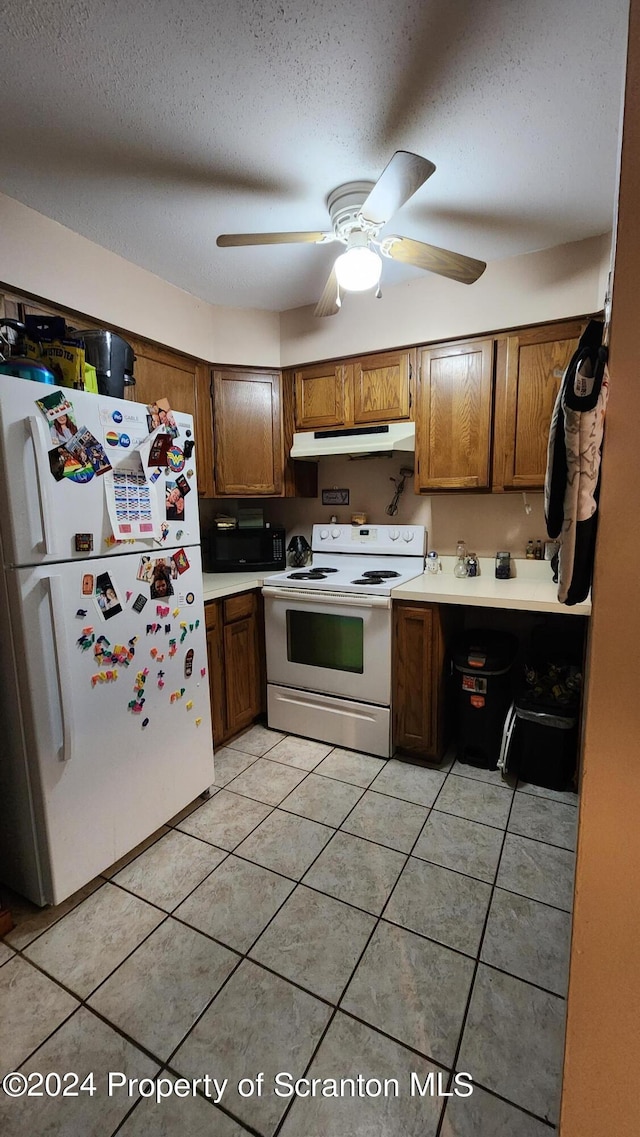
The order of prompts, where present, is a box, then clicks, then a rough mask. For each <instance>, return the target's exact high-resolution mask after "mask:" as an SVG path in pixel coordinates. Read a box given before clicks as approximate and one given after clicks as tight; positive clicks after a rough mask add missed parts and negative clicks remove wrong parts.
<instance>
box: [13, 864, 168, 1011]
mask: <svg viewBox="0 0 640 1137" xmlns="http://www.w3.org/2000/svg"><path fill="white" fill-rule="evenodd" d="M164 919H165V917H164V915H163V913H162V912H160V911H159V910H158V909H157V908H152V907H151V905H150V904H147V903H146V901H144V900H140V898H139V897H137V896H132V894H131V893H130V892H124V891H123V890H122V889H121V888H116V887H115V885H113V884H105V885H104V886H103V888H100V889H99V890H98V891H97V892H96V893H94V895H93V896H90V897H89V898H88V899H87V900H83V902H82V904H80V905H79V906H78V907H77V908H74V910H73V912H70V913H69V915H68V916H65V917H64V918H63V919H62V920H59V921H58V923H57V924H54V925H53V927H52V928H49V930H48V931H47V932H45V933H44V935H43V936H40V938H39V939H38V940H36V941H35V943H33V944H30V945H29V947H27V948H26V949H25V954H26V955H27V956H28V957H29V958H30V959H32V960H33V961H34V963H37V964H38V965H39V966H40V967H42V968H43V969H44V970H45V971H48V972H49V974H50V975H53V977H54V978H55V979H59V980H60V982H61V983H64V984H65V985H66V986H67V987H69V988H70V989H71V990H72V991H74V992H75V993H76V994H78V995H80V996H81V998H85V997H86V996H87V995H88V994H89V993H90V992H91V991H93V990H94V988H95V987H97V986H98V984H99V983H101V982H102V980H103V979H106V977H107V975H109V973H110V972H111V971H113V970H114V968H116V967H117V966H118V964H120V963H122V961H123V959H125V958H126V956H128V955H129V952H131V951H133V949H134V948H136V947H137V946H138V944H140V943H142V940H143V939H145V937H146V936H148V935H149V933H150V932H152V931H153V929H154V928H156V927H157V926H158V924H159V923H161V921H162V920H164Z"/></svg>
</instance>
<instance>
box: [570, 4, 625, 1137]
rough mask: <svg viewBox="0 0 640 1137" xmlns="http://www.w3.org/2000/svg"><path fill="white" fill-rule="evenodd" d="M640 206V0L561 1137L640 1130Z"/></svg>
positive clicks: (615, 290)
mask: <svg viewBox="0 0 640 1137" xmlns="http://www.w3.org/2000/svg"><path fill="white" fill-rule="evenodd" d="M639 201H640V0H632V3H631V27H630V35H629V65H628V74H627V90H626V100H625V117H624V132H623V142H622V164H621V178H620V200H619V223H618V233H617V252H616V260H615V276H614V285H613V315H612V324H611V340H610V348H611V355H610V375H611V388H610V397H609V407H608V411H607V427H606V431H607V437H606V444H605V451H604V458H603V464H602V496H601V521H600V532H599V537H598V550H597V556H596V569H595V580H594V608H593V620H592V634H591V645H590V657H589V685H588V710H587V716H586V728H585V739H584V775H583V786H582V804H581V809H580V826H579V835H578V866H577V879H576V898H575V912H574V923H573V941H572V953H571V974H570V983H569V1003H568V1022H567V1042H566V1055H565V1080H564V1094H563V1103H562V1113H561V1124H560V1133H561V1137H603V1135H605V1134H615V1137H637V1135H638V1133H640V1094H639V1092H638V1062H639V1060H640V699H639V698H638V658H639V652H638V644H639V643H640V609H639V607H638V603H637V600H636V598H635V593H634V584H635V582H634V566H635V565H637V564H639V563H640V526H639V525H638V517H639V507H638V501H639V496H638V487H639V486H640V448H639V445H638V431H639V429H640V366H639V364H638V315H639V308H638V296H639V295H640V219H639V214H638V202H639Z"/></svg>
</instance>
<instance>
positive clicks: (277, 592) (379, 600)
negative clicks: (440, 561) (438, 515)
mask: <svg viewBox="0 0 640 1137" xmlns="http://www.w3.org/2000/svg"><path fill="white" fill-rule="evenodd" d="M262 595H263V596H264V602H265V603H264V611H265V640H266V651H267V681H268V682H269V683H278V684H280V685H282V686H285V687H295V688H297V689H298V690H302V691H321V692H324V693H326V694H330V695H339V696H342V697H343V698H345V699H357V700H359V701H360V702H363V703H377V704H379V705H380V706H387V707H388V706H389V704H390V702H391V598H390V597H388V596H360V595H359V594H355V593H353V594H349V595H345V594H344V593H335V592H334V593H331V592H321V591H316V590H315V589H308V590H307V589H302V588H300V589H297V588H278V587H276V586H275V585H272V586H268V585H267V586H265V588H263V590H262Z"/></svg>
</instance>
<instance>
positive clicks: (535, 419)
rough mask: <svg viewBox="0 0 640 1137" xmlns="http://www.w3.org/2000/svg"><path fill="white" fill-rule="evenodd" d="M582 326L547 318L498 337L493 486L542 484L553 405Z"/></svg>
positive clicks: (539, 487)
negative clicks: (542, 324) (549, 321)
mask: <svg viewBox="0 0 640 1137" xmlns="http://www.w3.org/2000/svg"><path fill="white" fill-rule="evenodd" d="M584 326H585V322H584V321H580V320H572V321H570V322H569V321H568V322H566V323H557V324H549V325H547V326H545V327H538V328H528V329H523V331H521V332H516V333H515V334H514V335H510V336H507V337H506V338H505V339H504V340H500V341H498V358H497V368H496V372H497V375H496V407H495V434H494V463H493V489H494V490H498V491H500V490H503V489H505V490H509V489H517V490H527V489H541V488H542V487H543V486H544V478H545V471H546V466H547V444H548V441H549V427H550V425H551V416H552V413H553V407H554V404H555V401H556V396H557V394H558V390H559V388H560V383H561V381H562V376H563V375H564V372H565V369H566V367H567V364H568V363H569V361H570V359H571V357H572V355H573V353H574V352H575V350H576V348H577V346H578V340H579V338H580V335H581V332H582V330H583V328H584Z"/></svg>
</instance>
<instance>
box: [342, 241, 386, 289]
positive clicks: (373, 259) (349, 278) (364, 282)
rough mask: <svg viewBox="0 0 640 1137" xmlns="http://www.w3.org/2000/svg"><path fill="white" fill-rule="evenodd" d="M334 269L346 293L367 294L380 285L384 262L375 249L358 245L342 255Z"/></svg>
mask: <svg viewBox="0 0 640 1137" xmlns="http://www.w3.org/2000/svg"><path fill="white" fill-rule="evenodd" d="M333 267H334V271H335V274H336V279H337V281H338V284H339V285H340V288H342V289H344V291H345V292H366V291H367V289H369V288H375V287H376V286H377V285H378V284H379V282H380V274H381V272H382V260H381V258H380V257H379V256H378V254H377V253H375V252H374V251H373V249H370V248H368V247H367V246H365V245H358V246H355V247H352V248H349V249H347V250H346V252H344V253H341V255H340V256H339V257H338V258H337V259H336V262H335V264H334V266H333Z"/></svg>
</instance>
